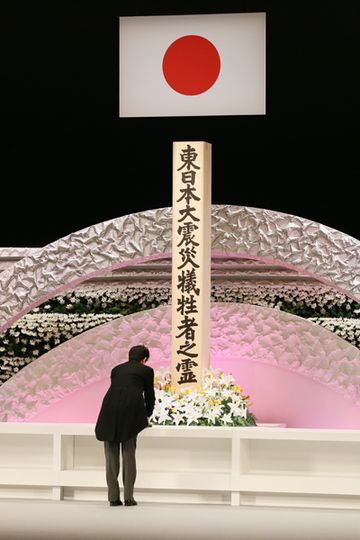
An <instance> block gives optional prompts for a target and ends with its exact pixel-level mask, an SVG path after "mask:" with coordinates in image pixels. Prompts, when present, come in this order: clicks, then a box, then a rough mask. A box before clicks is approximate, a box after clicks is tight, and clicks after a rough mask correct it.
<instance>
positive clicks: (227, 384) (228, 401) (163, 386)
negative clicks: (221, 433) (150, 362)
mask: <svg viewBox="0 0 360 540" xmlns="http://www.w3.org/2000/svg"><path fill="white" fill-rule="evenodd" d="M155 395H156V402H155V408H154V412H153V416H152V423H153V424H154V425H175V426H184V425H186V426H255V425H256V418H255V416H254V415H253V413H251V412H250V411H249V401H248V400H249V396H246V395H244V394H243V390H242V388H240V386H239V385H237V384H236V383H235V379H234V377H233V376H232V375H231V374H225V373H224V372H223V371H220V370H219V369H210V370H207V372H206V374H205V379H204V385H203V386H202V387H201V386H197V387H195V388H191V389H190V388H187V389H184V390H180V391H177V390H176V389H175V388H174V387H173V386H171V373H170V370H168V369H167V368H160V369H159V370H158V371H157V372H156V375H155Z"/></svg>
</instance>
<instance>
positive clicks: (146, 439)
mask: <svg viewBox="0 0 360 540" xmlns="http://www.w3.org/2000/svg"><path fill="white" fill-rule="evenodd" d="M137 466H138V474H137V480H136V484H135V491H136V498H137V499H138V500H139V501H140V502H141V501H149V502H174V503H176V502H188V503H203V504H204V503H205V504H208V503H214V504H232V505H240V504H243V505H272V506H274V505H275V506H306V507H334V508H335V507H338V508H359V509H360V431H359V430H329V429H323V430H316V429H294V428H282V427H260V426H257V427H246V428H228V427H179V426H178V427H175V426H153V427H152V428H150V429H146V430H144V431H143V432H141V434H140V435H139V437H138V448H137ZM120 482H121V474H120ZM0 497H18V498H55V499H69V500H71V499H74V500H75V499H87V500H103V501H106V500H107V489H106V481H105V459H104V451H103V444H102V443H100V442H99V441H97V440H96V439H95V436H94V425H93V424H28V423H24V424H22V423H9V422H4V423H0Z"/></svg>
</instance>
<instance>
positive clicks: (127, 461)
mask: <svg viewBox="0 0 360 540" xmlns="http://www.w3.org/2000/svg"><path fill="white" fill-rule="evenodd" d="M149 356H150V353H149V349H148V348H147V347H144V346H143V345H136V346H135V347H131V349H130V350H129V361H128V362H124V363H122V364H119V365H118V366H115V367H114V368H113V369H112V371H111V385H110V388H109V389H108V391H107V392H106V394H105V396H104V399H103V402H102V405H101V409H100V413H99V417H98V419H97V422H96V426H95V435H96V438H97V439H98V440H99V441H104V449H105V461H106V482H107V486H108V500H109V502H110V506H120V505H122V501H121V500H120V488H119V482H118V476H119V472H120V443H121V453H122V479H123V485H124V500H125V506H134V505H136V504H137V502H136V501H135V499H134V484H135V479H136V459H135V451H136V438H137V434H138V433H139V432H140V431H142V430H143V429H144V428H146V427H147V426H149V419H150V417H151V415H152V412H153V410H154V405H155V391H154V370H153V369H152V368H151V367H149V366H146V365H145V363H146V362H147V360H148V359H149Z"/></svg>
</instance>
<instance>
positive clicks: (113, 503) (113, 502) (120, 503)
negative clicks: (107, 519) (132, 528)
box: [110, 501, 122, 506]
mask: <svg viewBox="0 0 360 540" xmlns="http://www.w3.org/2000/svg"><path fill="white" fill-rule="evenodd" d="M110 506H122V502H121V501H110Z"/></svg>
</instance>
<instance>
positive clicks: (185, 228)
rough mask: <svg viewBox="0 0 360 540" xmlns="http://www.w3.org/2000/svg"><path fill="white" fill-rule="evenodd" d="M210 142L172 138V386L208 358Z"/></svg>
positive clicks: (191, 380)
mask: <svg viewBox="0 0 360 540" xmlns="http://www.w3.org/2000/svg"><path fill="white" fill-rule="evenodd" d="M210 268H211V144H209V143H207V142H203V141H200V142H199V141H196V142H174V143H173V222H172V367H171V379H172V380H171V383H172V385H173V386H175V387H176V388H177V389H184V388H185V387H191V386H197V385H200V386H202V385H203V378H204V371H205V369H206V368H208V367H209V363H210V287H211V283H210Z"/></svg>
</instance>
